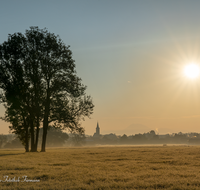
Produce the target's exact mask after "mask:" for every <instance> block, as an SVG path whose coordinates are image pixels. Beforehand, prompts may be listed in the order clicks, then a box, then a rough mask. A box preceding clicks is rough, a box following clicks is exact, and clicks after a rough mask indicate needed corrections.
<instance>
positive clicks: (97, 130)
mask: <svg viewBox="0 0 200 190" xmlns="http://www.w3.org/2000/svg"><path fill="white" fill-rule="evenodd" d="M100 136H101V135H100V128H99V123H98V122H97V127H96V133H94V135H93V137H95V138H99V137H100Z"/></svg>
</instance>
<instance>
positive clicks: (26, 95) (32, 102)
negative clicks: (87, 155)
mask: <svg viewBox="0 0 200 190" xmlns="http://www.w3.org/2000/svg"><path fill="white" fill-rule="evenodd" d="M69 48H70V47H69V46H66V45H65V44H64V42H63V41H62V40H61V39H60V37H59V36H56V35H55V34H54V33H50V32H48V30H47V29H39V28H38V27H30V29H29V30H26V31H25V34H22V33H14V34H12V35H11V34H9V35H8V39H7V41H5V42H4V43H2V44H0V89H1V94H0V103H2V104H3V105H4V107H5V110H6V111H5V115H4V117H1V119H3V120H4V121H6V122H9V123H10V126H9V128H10V130H11V131H12V132H13V133H15V134H16V135H17V136H18V138H19V139H20V141H21V142H22V144H23V145H24V147H25V150H26V152H29V151H31V152H36V151H37V147H38V138H39V133H40V128H41V127H42V128H43V136H42V145H41V152H45V147H46V139H47V132H48V128H49V126H53V127H54V128H60V129H62V130H63V129H69V130H70V131H71V132H76V133H79V134H83V133H84V128H83V127H81V125H80V121H81V120H83V119H84V117H89V116H90V115H91V114H92V113H93V108H94V104H93V102H92V98H91V96H88V95H86V93H85V91H86V86H85V85H83V84H82V82H81V78H79V77H78V76H77V75H76V70H75V61H74V60H73V59H72V51H71V50H70V49H69ZM29 140H30V142H31V145H30V150H29Z"/></svg>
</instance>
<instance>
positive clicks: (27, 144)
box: [25, 126, 29, 152]
mask: <svg viewBox="0 0 200 190" xmlns="http://www.w3.org/2000/svg"><path fill="white" fill-rule="evenodd" d="M25 138H26V139H25V143H26V144H25V149H26V152H29V134H28V126H26V137H25Z"/></svg>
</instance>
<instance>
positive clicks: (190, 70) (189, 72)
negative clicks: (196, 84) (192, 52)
mask: <svg viewBox="0 0 200 190" xmlns="http://www.w3.org/2000/svg"><path fill="white" fill-rule="evenodd" d="M184 74H185V75H186V76H187V77H188V78H191V79H193V78H196V77H198V76H199V66H198V65H197V64H194V63H192V64H189V65H186V66H185V68H184Z"/></svg>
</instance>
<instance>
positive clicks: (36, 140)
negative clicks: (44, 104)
mask: <svg viewBox="0 0 200 190" xmlns="http://www.w3.org/2000/svg"><path fill="white" fill-rule="evenodd" d="M39 127H40V121H39V116H37V129H36V138H35V151H36V152H37V147H38V138H39V131H40V128H39Z"/></svg>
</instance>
